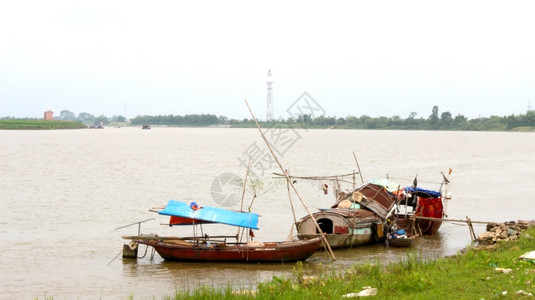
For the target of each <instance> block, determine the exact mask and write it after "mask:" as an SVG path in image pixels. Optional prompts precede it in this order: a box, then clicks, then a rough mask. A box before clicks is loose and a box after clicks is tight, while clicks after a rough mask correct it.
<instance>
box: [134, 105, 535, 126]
mask: <svg viewBox="0 0 535 300" xmlns="http://www.w3.org/2000/svg"><path fill="white" fill-rule="evenodd" d="M130 123H131V124H132V125H143V124H150V125H155V126H159V125H160V126H184V127H187V126H195V127H207V126H229V127H254V126H255V124H254V121H253V120H252V119H243V120H236V119H228V118H226V117H224V116H216V115H211V114H201V115H185V116H179V115H158V116H137V117H135V118H133V119H131V120H130ZM260 123H261V124H262V127H268V126H270V125H274V124H289V125H294V124H295V125H299V126H305V127H307V128H339V129H404V130H473V131H484V130H485V131H486V130H494V131H507V130H512V129H515V128H521V127H535V111H528V112H527V113H526V114H520V115H510V116H504V117H500V116H491V117H488V118H483V117H482V118H476V119H470V120H469V119H468V118H466V117H465V116H463V115H460V114H459V115H457V116H455V117H454V116H453V115H452V114H451V113H450V112H443V113H441V114H439V109H438V106H434V107H433V109H432V112H431V115H429V117H427V118H421V117H420V118H416V113H411V114H410V115H409V117H408V118H406V119H402V118H401V117H399V116H393V117H377V118H373V117H370V116H366V115H362V116H360V117H355V116H352V115H349V116H347V117H345V118H341V117H340V118H336V117H329V116H317V117H313V116H312V115H310V114H303V115H300V116H298V117H297V118H296V119H294V118H288V119H286V120H283V119H279V120H276V121H270V122H265V121H263V122H260Z"/></svg>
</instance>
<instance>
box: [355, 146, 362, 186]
mask: <svg viewBox="0 0 535 300" xmlns="http://www.w3.org/2000/svg"><path fill="white" fill-rule="evenodd" d="M353 157H354V158H355V162H356V163H357V169H359V175H360V181H362V183H364V178H362V172H361V171H360V166H359V161H358V160H357V156H356V155H355V151H353Z"/></svg>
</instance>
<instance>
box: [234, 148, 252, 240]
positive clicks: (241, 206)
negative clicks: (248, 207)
mask: <svg viewBox="0 0 535 300" xmlns="http://www.w3.org/2000/svg"><path fill="white" fill-rule="evenodd" d="M250 167H251V156H249V162H248V163H247V171H246V172H245V180H244V181H243V192H242V194H241V204H240V211H243V200H244V198H245V188H246V187H247V177H248V176H249V168H250ZM241 229H242V228H241V227H238V234H237V235H236V236H240V230H241ZM238 242H241V237H240V239H239V240H238Z"/></svg>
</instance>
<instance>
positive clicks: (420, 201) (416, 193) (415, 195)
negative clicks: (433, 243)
mask: <svg viewBox="0 0 535 300" xmlns="http://www.w3.org/2000/svg"><path fill="white" fill-rule="evenodd" d="M446 191H447V189H446ZM449 197H450V196H449V195H448V194H447V192H446V198H447V200H449ZM400 204H401V205H405V206H406V207H412V209H411V210H410V211H405V212H402V210H399V211H398V212H397V213H396V215H395V223H396V225H397V226H398V227H399V228H403V229H405V230H407V231H409V232H412V233H417V234H424V235H432V234H436V233H437V232H438V230H439V228H440V226H441V225H442V219H443V218H444V216H445V215H446V212H445V206H444V202H443V197H442V193H441V192H438V191H432V190H425V189H422V188H415V187H407V188H405V189H404V196H403V199H402V201H401V202H400Z"/></svg>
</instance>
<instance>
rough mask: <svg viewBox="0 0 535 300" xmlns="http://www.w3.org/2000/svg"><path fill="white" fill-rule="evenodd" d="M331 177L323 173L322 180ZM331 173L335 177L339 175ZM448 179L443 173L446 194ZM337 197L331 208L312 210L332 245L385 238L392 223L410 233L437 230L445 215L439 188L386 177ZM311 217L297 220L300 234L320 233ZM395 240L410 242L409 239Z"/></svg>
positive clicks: (316, 234) (313, 215)
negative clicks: (428, 188)
mask: <svg viewBox="0 0 535 300" xmlns="http://www.w3.org/2000/svg"><path fill="white" fill-rule="evenodd" d="M332 177H333V176H330V177H322V180H325V178H332ZM334 177H335V178H336V180H338V178H339V176H334ZM293 178H297V177H293ZM300 178H301V179H310V178H312V179H315V178H314V177H300ZM414 183H416V180H415V181H414ZM448 183H449V181H448V180H447V179H446V177H445V176H444V182H443V184H445V185H446V192H445V195H448V193H447V184H448ZM335 186H336V185H335ZM441 188H442V186H441ZM337 199H338V200H337V202H336V204H335V205H333V206H332V207H331V208H330V209H320V210H319V211H317V212H315V213H313V214H312V217H313V218H314V219H315V220H316V222H317V223H318V224H319V227H320V229H321V231H322V232H323V233H324V234H325V237H326V239H327V242H328V243H329V245H330V246H331V248H348V247H353V246H359V245H364V244H370V243H376V242H381V241H384V240H385V239H386V238H387V237H386V232H387V231H388V228H389V227H391V226H392V225H393V224H395V225H396V227H397V228H400V229H405V230H407V232H409V233H410V234H412V235H420V234H436V233H437V231H438V229H439V228H440V226H441V224H442V219H443V217H444V216H445V205H444V203H443V201H442V200H443V197H442V193H441V192H439V191H431V190H425V189H421V188H417V187H414V186H412V187H406V188H402V187H401V186H400V185H398V184H396V183H394V182H392V181H390V180H388V179H374V180H370V181H368V182H367V183H364V184H362V185H361V186H359V187H358V188H356V189H355V190H353V191H352V192H350V193H347V194H346V193H339V194H337ZM449 199H450V196H449V195H448V196H446V200H449ZM312 217H311V216H305V217H303V218H302V219H301V220H300V221H299V222H298V223H297V224H296V225H297V232H298V237H299V238H304V239H310V238H313V237H317V236H319V231H318V230H317V229H316V227H315V226H314V224H313V220H312ZM389 221H394V222H389ZM394 243H399V244H411V243H412V240H411V239H408V240H406V241H396V242H394Z"/></svg>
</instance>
